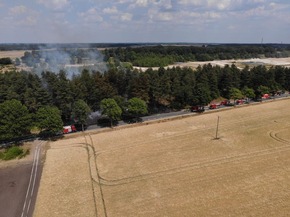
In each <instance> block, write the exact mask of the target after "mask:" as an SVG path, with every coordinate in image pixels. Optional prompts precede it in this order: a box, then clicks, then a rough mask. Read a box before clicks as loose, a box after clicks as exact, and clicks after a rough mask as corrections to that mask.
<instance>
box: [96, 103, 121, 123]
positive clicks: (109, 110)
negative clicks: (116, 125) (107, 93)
mask: <svg viewBox="0 0 290 217" xmlns="http://www.w3.org/2000/svg"><path fill="white" fill-rule="evenodd" d="M101 111H102V114H103V115H106V116H108V117H109V119H110V122H111V127H113V121H116V120H119V119H120V117H121V115H122V109H121V108H120V107H119V106H118V104H117V102H116V101H115V100H114V99H111V98H108V99H103V100H102V101H101Z"/></svg>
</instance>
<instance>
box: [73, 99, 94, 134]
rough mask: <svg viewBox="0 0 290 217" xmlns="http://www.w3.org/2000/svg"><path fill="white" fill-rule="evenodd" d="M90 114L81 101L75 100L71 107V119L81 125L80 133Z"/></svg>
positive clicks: (88, 108) (85, 104) (86, 106)
mask: <svg viewBox="0 0 290 217" xmlns="http://www.w3.org/2000/svg"><path fill="white" fill-rule="evenodd" d="M90 112H91V109H90V107H89V106H88V104H87V103H86V102H85V101H84V100H82V99H79V100H77V101H76V102H75V103H74V105H73V109H72V118H73V119H74V121H75V122H76V123H79V124H81V125H82V131H84V124H86V122H87V119H88V116H89V114H90Z"/></svg>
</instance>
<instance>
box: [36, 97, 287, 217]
mask: <svg viewBox="0 0 290 217" xmlns="http://www.w3.org/2000/svg"><path fill="white" fill-rule="evenodd" d="M289 103H290V99H286V100H277V101H274V102H271V103H260V104H258V105H253V106H245V107H242V108H241V107H239V108H231V109H228V110H224V111H220V112H214V113H208V114H201V115H193V116H189V117H187V118H183V119H177V120H172V121H168V122H161V123H151V124H148V125H142V126H141V125H140V126H139V125H136V127H134V128H132V127H130V128H123V129H115V130H112V131H109V132H101V133H97V134H92V135H89V134H87V135H86V136H80V137H76V138H72V139H69V140H62V141H58V142H53V143H51V148H50V149H49V150H48V151H47V160H46V162H45V165H44V170H43V177H42V180H41V186H40V193H39V196H38V201H37V207H36V215H35V216H42V217H46V216H56V215H57V216H93V214H94V211H95V210H97V211H96V213H95V216H98V217H100V216H111V217H115V216H116V217H123V216H124V217H130V216H132V217H136V216H138V217H140V216H141V217H142V216H144V217H147V216H156V217H157V216H158V217H159V216H169V217H175V216H287V214H288V213H290V206H289V203H290V190H289V189H290V136H289V135H290V130H289V126H290V124H289V123H288V121H287V120H289V119H290V110H289V108H288V107H289V106H288V105H289ZM218 116H220V126H219V133H218V137H219V139H218V140H215V139H214V138H215V133H216V122H217V117H218ZM90 133H91V132H90ZM81 143H88V144H90V145H93V147H94V151H95V158H93V156H92V155H91V154H90V153H89V152H87V151H86V149H85V148H84V147H83V146H82V144H81ZM88 156H89V160H88ZM90 159H94V160H90ZM94 162H95V164H94ZM90 165H91V166H90ZM92 165H94V166H92ZM89 168H91V172H90V171H89ZM91 183H93V188H92V184H91ZM92 189H93V190H92ZM93 195H94V196H93ZM93 198H95V200H93ZM94 201H95V203H94ZM94 206H96V209H94Z"/></svg>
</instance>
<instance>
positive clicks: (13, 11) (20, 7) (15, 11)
mask: <svg viewBox="0 0 290 217" xmlns="http://www.w3.org/2000/svg"><path fill="white" fill-rule="evenodd" d="M27 11H28V10H27V7H25V6H24V5H18V6H15V7H13V8H10V10H9V12H10V14H14V15H18V14H24V13H26V12H27Z"/></svg>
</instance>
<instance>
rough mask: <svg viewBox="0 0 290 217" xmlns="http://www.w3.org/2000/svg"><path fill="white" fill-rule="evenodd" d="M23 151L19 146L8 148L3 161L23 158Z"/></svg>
mask: <svg viewBox="0 0 290 217" xmlns="http://www.w3.org/2000/svg"><path fill="white" fill-rule="evenodd" d="M23 153H24V151H23V149H22V148H20V147H18V146H13V147H11V148H8V149H7V150H6V151H5V152H4V156H3V158H2V159H3V160H12V159H15V158H17V157H19V156H22V157H23Z"/></svg>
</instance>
